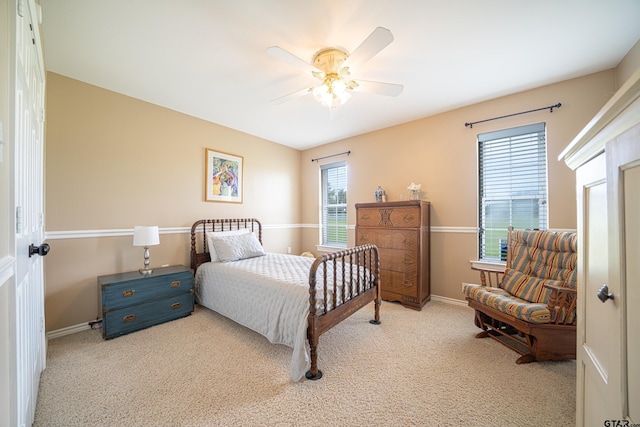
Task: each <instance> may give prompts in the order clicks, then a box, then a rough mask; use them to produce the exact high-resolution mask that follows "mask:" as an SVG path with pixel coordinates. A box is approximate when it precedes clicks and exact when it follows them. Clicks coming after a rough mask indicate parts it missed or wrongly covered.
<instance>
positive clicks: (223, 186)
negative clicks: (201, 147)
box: [204, 148, 244, 203]
mask: <svg viewBox="0 0 640 427" xmlns="http://www.w3.org/2000/svg"><path fill="white" fill-rule="evenodd" d="M205 156H206V165H205V197H204V199H205V201H207V202H229V203H242V196H243V192H244V191H243V184H244V181H243V173H244V158H243V157H242V156H238V155H236V154H230V153H225V152H222V151H217V150H212V149H210V148H205Z"/></svg>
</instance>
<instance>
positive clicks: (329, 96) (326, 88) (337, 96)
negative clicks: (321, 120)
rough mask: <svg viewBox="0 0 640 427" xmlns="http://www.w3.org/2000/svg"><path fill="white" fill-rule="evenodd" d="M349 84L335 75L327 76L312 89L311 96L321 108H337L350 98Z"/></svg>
mask: <svg viewBox="0 0 640 427" xmlns="http://www.w3.org/2000/svg"><path fill="white" fill-rule="evenodd" d="M349 85H350V82H345V81H344V80H342V79H340V78H339V77H337V76H336V75H333V74H332V75H328V76H327V77H326V78H325V79H324V80H323V82H322V83H321V84H320V85H318V86H316V87H314V88H313V90H312V93H313V96H314V98H315V99H316V101H318V102H319V103H320V105H322V106H323V107H328V108H337V107H339V106H341V105H342V104H344V103H345V102H347V101H348V100H349V98H351V94H350V93H349Z"/></svg>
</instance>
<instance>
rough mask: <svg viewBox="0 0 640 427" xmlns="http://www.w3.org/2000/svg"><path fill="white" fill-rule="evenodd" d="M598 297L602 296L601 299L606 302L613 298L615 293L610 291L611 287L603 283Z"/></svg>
mask: <svg viewBox="0 0 640 427" xmlns="http://www.w3.org/2000/svg"><path fill="white" fill-rule="evenodd" d="M598 298H600V301H602V302H605V301H606V300H608V299H613V294H612V293H610V292H609V287H608V286H607V285H602V287H601V288H600V290H599V291H598Z"/></svg>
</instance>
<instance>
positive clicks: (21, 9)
mask: <svg viewBox="0 0 640 427" xmlns="http://www.w3.org/2000/svg"><path fill="white" fill-rule="evenodd" d="M17 7H18V16H19V17H20V18H24V0H18V5H17Z"/></svg>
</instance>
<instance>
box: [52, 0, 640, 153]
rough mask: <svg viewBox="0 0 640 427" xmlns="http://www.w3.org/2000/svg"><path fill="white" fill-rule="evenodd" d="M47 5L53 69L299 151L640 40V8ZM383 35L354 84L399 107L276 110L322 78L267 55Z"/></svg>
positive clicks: (628, 0) (586, 61) (588, 61)
mask: <svg viewBox="0 0 640 427" xmlns="http://www.w3.org/2000/svg"><path fill="white" fill-rule="evenodd" d="M41 4H42V15H43V18H42V21H43V36H44V46H45V61H46V66H47V69H48V70H49V71H52V72H54V73H58V74H61V75H64V76H68V77H71V78H73V79H77V80H80V81H83V82H87V83H90V84H93V85H96V86H100V87H103V88H105V89H109V90H112V91H115V92H118V93H122V94H125V95H128V96H131V97H134V98H138V99H141V100H144V101H147V102H150V103H153V104H157V105H161V106H164V107H167V108H170V109H173V110H176V111H180V112H182V113H185V114H189V115H191V116H195V117H199V118H201V119H204V120H207V121H210V122H214V123H218V124H220V125H224V126H227V127H230V128H233V129H237V130H239V131H242V132H246V133H249V134H251V135H256V136H258V137H261V138H265V139H267V140H270V141H274V142H277V143H280V144H284V145H287V146H290V147H294V148H298V149H305V148H309V147H313V146H317V145H321V144H325V143H328V142H332V141H336V140H340V139H343V138H347V137H350V136H354V135H359V134H362V133H366V132H370V131H373V130H377V129H381V128H385V127H389V126H393V125H396V124H400V123H404V122H408V121H411V120H415V119H418V118H422V117H426V116H430V115H433V114H437V113H441V112H444V111H448V110H452V109H455V108H459V107H463V106H466V105H470V104H474V103H477V102H480V101H484V100H488V99H492V98H496V97H499V96H504V95H508V94H511V93H515V92H520V91H523V90H526V89H531V88H535V87H539V86H542V85H546V84H550V83H554V82H558V81H562V80H566V79H570V78H574V77H579V76H582V75H586V74H590V73H594V72H597V71H602V70H606V69H609V68H612V67H615V66H616V65H617V64H618V63H619V62H620V60H621V59H622V58H623V57H624V55H625V54H626V53H627V52H628V51H629V49H631V47H633V45H634V44H635V43H636V41H638V39H640V0H535V1H532V0H483V1H479V0H455V1H446V0H413V1H412V0H313V1H307V0H179V1H178V0H108V1H107V0H41ZM378 26H382V27H385V28H388V29H389V30H391V32H392V33H393V36H394V38H395V40H394V41H393V42H392V43H391V44H390V45H389V46H387V47H386V48H385V49H383V50H382V51H381V52H380V53H379V54H378V55H376V56H375V57H373V58H372V59H371V60H370V61H369V62H367V63H366V64H364V65H363V66H361V67H360V68H359V69H353V68H352V76H354V77H356V78H360V79H363V80H375V81H384V82H391V83H400V84H403V85H404V92H403V93H402V94H401V95H400V96H398V97H397V98H392V97H385V96H380V95H372V94H365V93H355V94H354V95H353V97H352V98H351V100H349V101H348V102H347V103H346V104H345V105H344V106H343V107H342V108H341V113H340V115H341V117H339V118H334V119H331V117H330V116H331V115H330V114H329V110H328V109H327V108H324V107H321V106H320V105H319V104H318V103H317V102H316V101H315V100H314V99H313V97H312V95H306V96H304V97H302V98H297V99H295V100H293V101H291V102H288V103H285V104H282V105H273V104H271V103H270V102H269V101H270V100H271V99H274V98H277V97H279V96H283V95H286V94H288V93H290V92H293V91H296V90H299V89H303V88H305V87H307V86H311V85H313V84H314V83H315V82H316V80H314V79H313V78H311V77H310V76H307V75H305V74H304V72H302V71H301V70H300V69H297V68H295V67H293V66H292V65H290V64H287V63H284V62H281V61H278V60H276V59H274V58H272V57H271V56H269V55H267V54H266V53H265V50H266V49H267V48H268V47H270V46H274V45H277V46H280V47H282V48H283V49H285V50H287V51H289V52H291V53H293V54H294V55H296V56H298V57H300V58H302V59H305V60H308V61H311V59H312V57H313V55H314V53H315V52H317V51H318V50H320V49H322V48H326V47H342V48H344V49H346V50H347V51H348V52H352V51H353V50H354V49H355V48H356V47H357V46H358V45H359V44H360V43H361V42H362V41H363V40H364V39H365V38H366V37H367V36H368V35H369V34H370V33H371V32H372V31H373V30H374V29H375V28H376V27H378ZM556 101H557V100H550V102H556ZM536 107H539V106H532V108H536ZM540 107H542V106H540Z"/></svg>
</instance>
